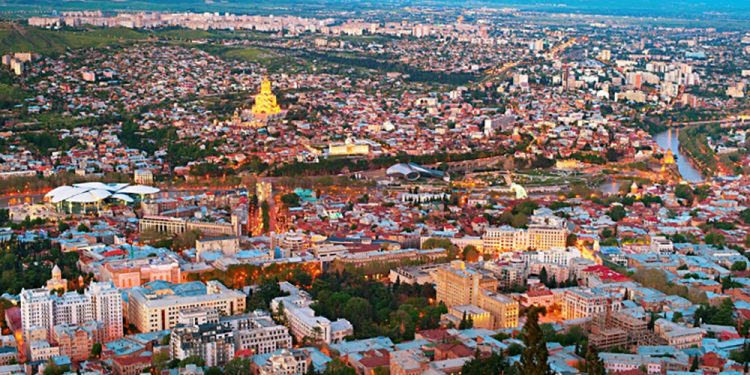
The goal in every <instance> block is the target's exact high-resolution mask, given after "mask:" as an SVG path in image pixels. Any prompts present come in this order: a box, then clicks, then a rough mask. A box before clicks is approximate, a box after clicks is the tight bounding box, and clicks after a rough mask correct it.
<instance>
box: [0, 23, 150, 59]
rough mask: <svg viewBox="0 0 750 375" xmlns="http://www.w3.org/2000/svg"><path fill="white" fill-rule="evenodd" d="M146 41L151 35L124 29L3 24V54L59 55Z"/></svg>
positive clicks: (0, 27)
mask: <svg viewBox="0 0 750 375" xmlns="http://www.w3.org/2000/svg"><path fill="white" fill-rule="evenodd" d="M147 37H148V34H145V33H142V32H138V31H135V30H130V29H125V28H111V29H90V30H83V31H67V30H64V31H53V30H45V29H39V28H33V27H24V26H22V25H19V24H15V23H2V24H0V54H5V53H9V52H25V51H30V52H35V53H40V54H60V53H64V52H65V51H66V50H67V49H77V48H91V47H105V46H108V45H113V44H120V43H125V42H128V41H133V40H143V39H146V38H147Z"/></svg>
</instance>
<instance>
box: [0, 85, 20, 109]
mask: <svg viewBox="0 0 750 375" xmlns="http://www.w3.org/2000/svg"><path fill="white" fill-rule="evenodd" d="M25 97H26V93H25V92H24V91H23V90H21V89H20V88H18V87H17V86H13V85H9V84H7V83H0V109H7V108H11V107H13V106H15V105H17V104H21V103H22V101H23V99H24V98H25Z"/></svg>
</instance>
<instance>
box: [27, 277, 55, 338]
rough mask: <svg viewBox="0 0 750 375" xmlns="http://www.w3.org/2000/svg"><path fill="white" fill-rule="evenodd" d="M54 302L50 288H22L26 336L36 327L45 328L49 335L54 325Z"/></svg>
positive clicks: (48, 335)
mask: <svg viewBox="0 0 750 375" xmlns="http://www.w3.org/2000/svg"><path fill="white" fill-rule="evenodd" d="M53 309H54V304H53V302H52V296H51V295H50V294H49V290H47V289H45V288H39V289H24V290H21V327H22V328H23V334H24V337H26V338H27V340H28V337H27V335H28V334H29V332H31V331H32V330H35V329H40V328H41V329H44V330H45V331H46V332H47V337H50V336H51V335H52V327H53V326H54V323H55V322H54V315H53V311H54V310H53Z"/></svg>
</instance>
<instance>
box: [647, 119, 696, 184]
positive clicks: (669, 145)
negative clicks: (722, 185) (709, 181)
mask: <svg viewBox="0 0 750 375" xmlns="http://www.w3.org/2000/svg"><path fill="white" fill-rule="evenodd" d="M684 130H685V129H683V130H682V131H681V130H679V129H672V128H670V129H667V130H666V131H663V132H661V133H658V134H656V135H654V141H655V142H656V144H658V145H659V147H661V148H662V149H663V150H665V151H666V150H671V151H672V154H673V155H674V157H675V163H676V164H677V170H678V171H679V173H680V177H681V178H682V179H683V180H685V181H687V182H691V183H698V182H701V181H703V176H704V175H710V174H706V173H702V171H701V169H700V168H696V165H695V164H694V161H693V160H692V158H691V157H690V156H689V154H688V155H686V154H685V153H683V147H682V145H683V144H684V142H683V141H681V138H683V132H684Z"/></svg>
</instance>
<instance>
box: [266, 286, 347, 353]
mask: <svg viewBox="0 0 750 375" xmlns="http://www.w3.org/2000/svg"><path fill="white" fill-rule="evenodd" d="M279 284H280V286H281V290H283V291H286V292H288V293H289V296H285V297H277V298H274V299H273V301H271V310H272V311H274V312H276V313H278V312H279V309H280V306H283V311H284V316H286V318H287V320H288V321H289V326H290V328H291V330H292V334H293V335H294V336H295V337H296V338H297V339H298V340H300V341H301V340H302V339H303V338H310V339H313V340H316V339H318V340H321V341H323V342H325V343H326V344H330V343H335V342H340V341H342V340H343V339H344V337H346V336H350V335H352V334H353V333H354V327H353V326H352V324H351V323H350V322H349V321H348V320H346V319H338V320H336V321H335V322H331V321H330V320H328V318H326V317H323V316H315V311H313V309H311V308H310V305H311V304H312V303H313V302H314V301H313V300H312V298H311V297H310V295H309V294H307V292H305V291H302V290H299V288H297V287H295V286H294V285H292V284H290V283H288V282H286V281H285V282H281V283H279Z"/></svg>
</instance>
